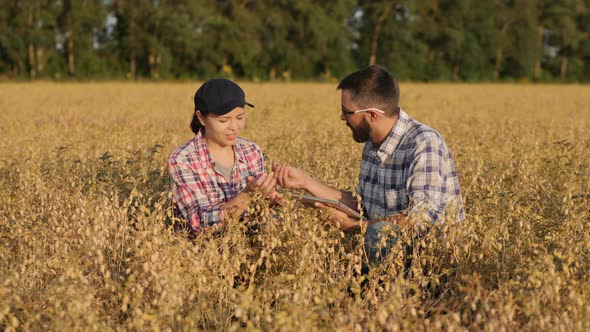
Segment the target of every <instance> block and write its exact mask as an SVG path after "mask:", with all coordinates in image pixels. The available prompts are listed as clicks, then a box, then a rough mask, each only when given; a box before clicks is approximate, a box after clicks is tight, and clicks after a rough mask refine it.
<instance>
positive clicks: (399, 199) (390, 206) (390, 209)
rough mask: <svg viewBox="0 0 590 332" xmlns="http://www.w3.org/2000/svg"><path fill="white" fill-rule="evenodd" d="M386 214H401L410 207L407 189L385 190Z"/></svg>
mask: <svg viewBox="0 0 590 332" xmlns="http://www.w3.org/2000/svg"><path fill="white" fill-rule="evenodd" d="M385 206H386V207H387V211H386V214H387V215H388V216H389V215H392V214H395V213H401V212H403V211H404V210H406V209H407V207H408V194H407V191H406V190H405V189H391V190H385Z"/></svg>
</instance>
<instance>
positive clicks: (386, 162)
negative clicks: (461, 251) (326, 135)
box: [273, 66, 464, 263]
mask: <svg viewBox="0 0 590 332" xmlns="http://www.w3.org/2000/svg"><path fill="white" fill-rule="evenodd" d="M338 90H341V91H342V95H341V104H342V114H341V115H340V119H341V120H342V121H345V122H346V125H347V126H348V127H349V128H350V129H351V131H352V136H353V139H354V140H355V141H356V142H358V143H365V147H364V150H363V155H362V161H361V169H360V174H359V184H358V186H357V190H356V191H357V194H358V195H359V196H360V198H361V203H362V205H363V208H364V212H365V213H364V215H365V216H366V217H367V218H368V219H367V220H366V221H363V222H366V225H367V231H366V233H365V251H366V253H367V256H368V258H369V261H370V263H377V262H379V261H380V260H381V259H382V258H383V257H384V256H386V255H387V254H388V253H389V250H390V248H391V247H392V246H393V245H394V244H395V242H396V241H395V238H388V239H387V240H386V241H385V243H386V246H385V248H379V247H380V242H381V240H382V237H383V234H382V232H381V230H382V229H383V228H385V227H391V228H393V229H398V228H400V227H405V226H407V225H408V224H409V223H408V221H409V220H410V219H412V220H416V219H419V220H426V221H428V222H430V223H437V222H443V221H444V220H445V219H447V218H452V219H453V220H457V221H461V220H463V219H464V212H463V206H462V200H461V195H460V189H459V181H458V179H457V173H456V171H455V164H454V162H453V159H452V158H451V154H450V152H449V150H448V148H447V146H446V143H445V141H444V140H443V138H442V137H441V135H440V134H439V133H438V132H436V131H435V130H434V129H432V128H430V127H428V126H426V125H424V124H422V123H420V122H417V121H416V120H414V119H412V118H410V117H409V116H408V114H406V113H405V112H404V111H403V110H402V109H400V108H399V97H400V94H399V87H398V84H397V82H396V81H395V79H394V78H393V77H392V75H391V74H390V73H389V72H388V71H387V70H386V69H385V68H383V67H380V66H369V67H367V68H365V69H363V70H360V71H357V72H355V73H352V74H350V75H349V76H347V77H346V78H344V79H343V80H342V81H341V82H340V84H339V85H338ZM273 171H274V172H275V173H276V175H277V182H278V183H279V184H280V185H281V186H282V187H284V188H292V189H304V190H306V191H308V192H309V193H311V194H312V195H314V196H317V197H321V198H327V199H332V200H339V201H340V202H342V203H344V204H346V205H347V206H349V207H351V208H353V209H357V206H358V202H357V199H356V198H355V197H354V196H353V194H352V193H350V192H345V191H340V190H336V189H334V188H330V187H328V186H326V185H324V184H323V183H321V182H319V181H316V180H315V179H313V178H311V177H310V176H308V175H307V174H306V173H304V172H303V171H301V170H299V169H297V168H294V167H291V166H287V165H285V164H281V163H276V164H275V165H273ZM316 206H318V207H325V206H323V205H321V204H316ZM330 213H331V216H332V218H333V220H334V221H335V223H336V224H337V225H338V226H339V227H340V229H342V230H343V231H352V230H356V229H358V228H359V227H360V226H361V224H360V223H361V221H359V220H355V219H352V218H350V217H348V216H347V215H346V214H345V213H343V212H341V211H338V210H334V209H330Z"/></svg>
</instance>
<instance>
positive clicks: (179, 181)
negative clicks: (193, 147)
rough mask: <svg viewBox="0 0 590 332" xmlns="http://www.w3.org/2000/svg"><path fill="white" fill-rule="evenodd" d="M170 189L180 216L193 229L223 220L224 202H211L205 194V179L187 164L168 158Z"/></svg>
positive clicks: (198, 229)
mask: <svg viewBox="0 0 590 332" xmlns="http://www.w3.org/2000/svg"><path fill="white" fill-rule="evenodd" d="M168 174H169V177H170V190H171V191H172V196H173V200H174V202H175V203H176V204H177V206H178V210H179V212H180V214H181V215H182V217H183V218H184V219H186V220H187V221H188V223H189V226H190V227H191V228H192V230H193V231H195V232H199V231H200V230H201V229H203V228H205V227H208V226H212V225H214V224H216V223H218V222H219V221H221V220H223V217H224V216H223V210H224V204H223V203H219V204H212V203H211V199H210V198H209V197H208V195H207V179H202V178H199V176H198V174H197V173H196V172H195V171H194V170H193V169H192V168H191V167H190V165H189V164H187V163H183V162H179V161H177V160H175V159H169V160H168Z"/></svg>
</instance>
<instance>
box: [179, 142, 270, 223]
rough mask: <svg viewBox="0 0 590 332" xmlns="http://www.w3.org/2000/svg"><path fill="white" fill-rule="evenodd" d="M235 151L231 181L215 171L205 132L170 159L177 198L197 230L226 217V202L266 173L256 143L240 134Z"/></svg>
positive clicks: (183, 211) (186, 216)
mask: <svg viewBox="0 0 590 332" xmlns="http://www.w3.org/2000/svg"><path fill="white" fill-rule="evenodd" d="M234 153H235V160H236V162H235V165H234V168H233V170H232V173H231V180H230V181H227V180H226V179H225V178H224V177H223V176H222V175H221V174H220V173H219V172H217V171H216V170H215V161H213V159H212V158H211V154H210V153H209V149H207V145H206V144H205V142H204V140H203V136H202V135H201V132H199V133H198V134H197V135H196V136H195V137H194V138H193V139H191V140H190V141H188V142H187V143H185V144H183V145H181V146H180V147H178V148H177V149H176V150H174V152H172V154H171V155H170V157H169V158H168V174H169V177H170V189H171V190H172V194H173V200H174V202H175V203H176V204H177V205H178V210H179V212H180V214H181V217H183V218H184V219H186V220H187V221H188V224H189V226H190V228H191V229H192V230H193V231H195V232H198V231H200V230H201V229H202V228H204V227H208V226H212V225H214V224H216V223H218V222H219V221H221V220H223V218H224V209H225V203H226V202H228V201H230V200H232V199H233V198H234V197H236V196H237V195H238V194H239V193H240V192H241V191H242V190H243V189H244V188H245V187H246V179H247V177H248V176H253V177H254V178H258V177H260V176H261V175H262V173H264V172H265V168H264V162H263V157H262V152H261V151H260V148H259V147H258V145H256V144H255V143H253V142H250V141H247V140H245V139H242V138H240V137H238V139H237V141H236V144H235V145H234Z"/></svg>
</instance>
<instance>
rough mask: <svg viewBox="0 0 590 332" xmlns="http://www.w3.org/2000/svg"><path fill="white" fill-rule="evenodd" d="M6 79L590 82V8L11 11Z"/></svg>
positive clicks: (429, 4)
mask: <svg viewBox="0 0 590 332" xmlns="http://www.w3.org/2000/svg"><path fill="white" fill-rule="evenodd" d="M0 4H1V5H0V77H3V78H8V79H9V78H28V79H31V80H35V79H58V80H59V79H68V78H73V79H120V78H127V79H189V78H200V79H203V78H208V77H212V76H226V77H235V78H241V79H250V80H291V79H293V80H318V79H319V80H322V79H331V78H339V77H342V76H343V75H345V74H346V73H348V72H350V71H353V70H355V69H357V68H359V67H361V66H364V65H367V64H373V63H377V64H382V65H384V66H386V67H388V68H389V69H390V70H391V71H392V72H393V73H394V74H395V76H396V77H397V78H399V79H402V80H416V81H438V80H441V81H498V80H509V81H568V82H571V81H578V82H587V81H590V0H551V1H550V0H488V1H479V0H390V1H361V0H330V1H319V0H318V1H313V0H217V1H214V0H0Z"/></svg>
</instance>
